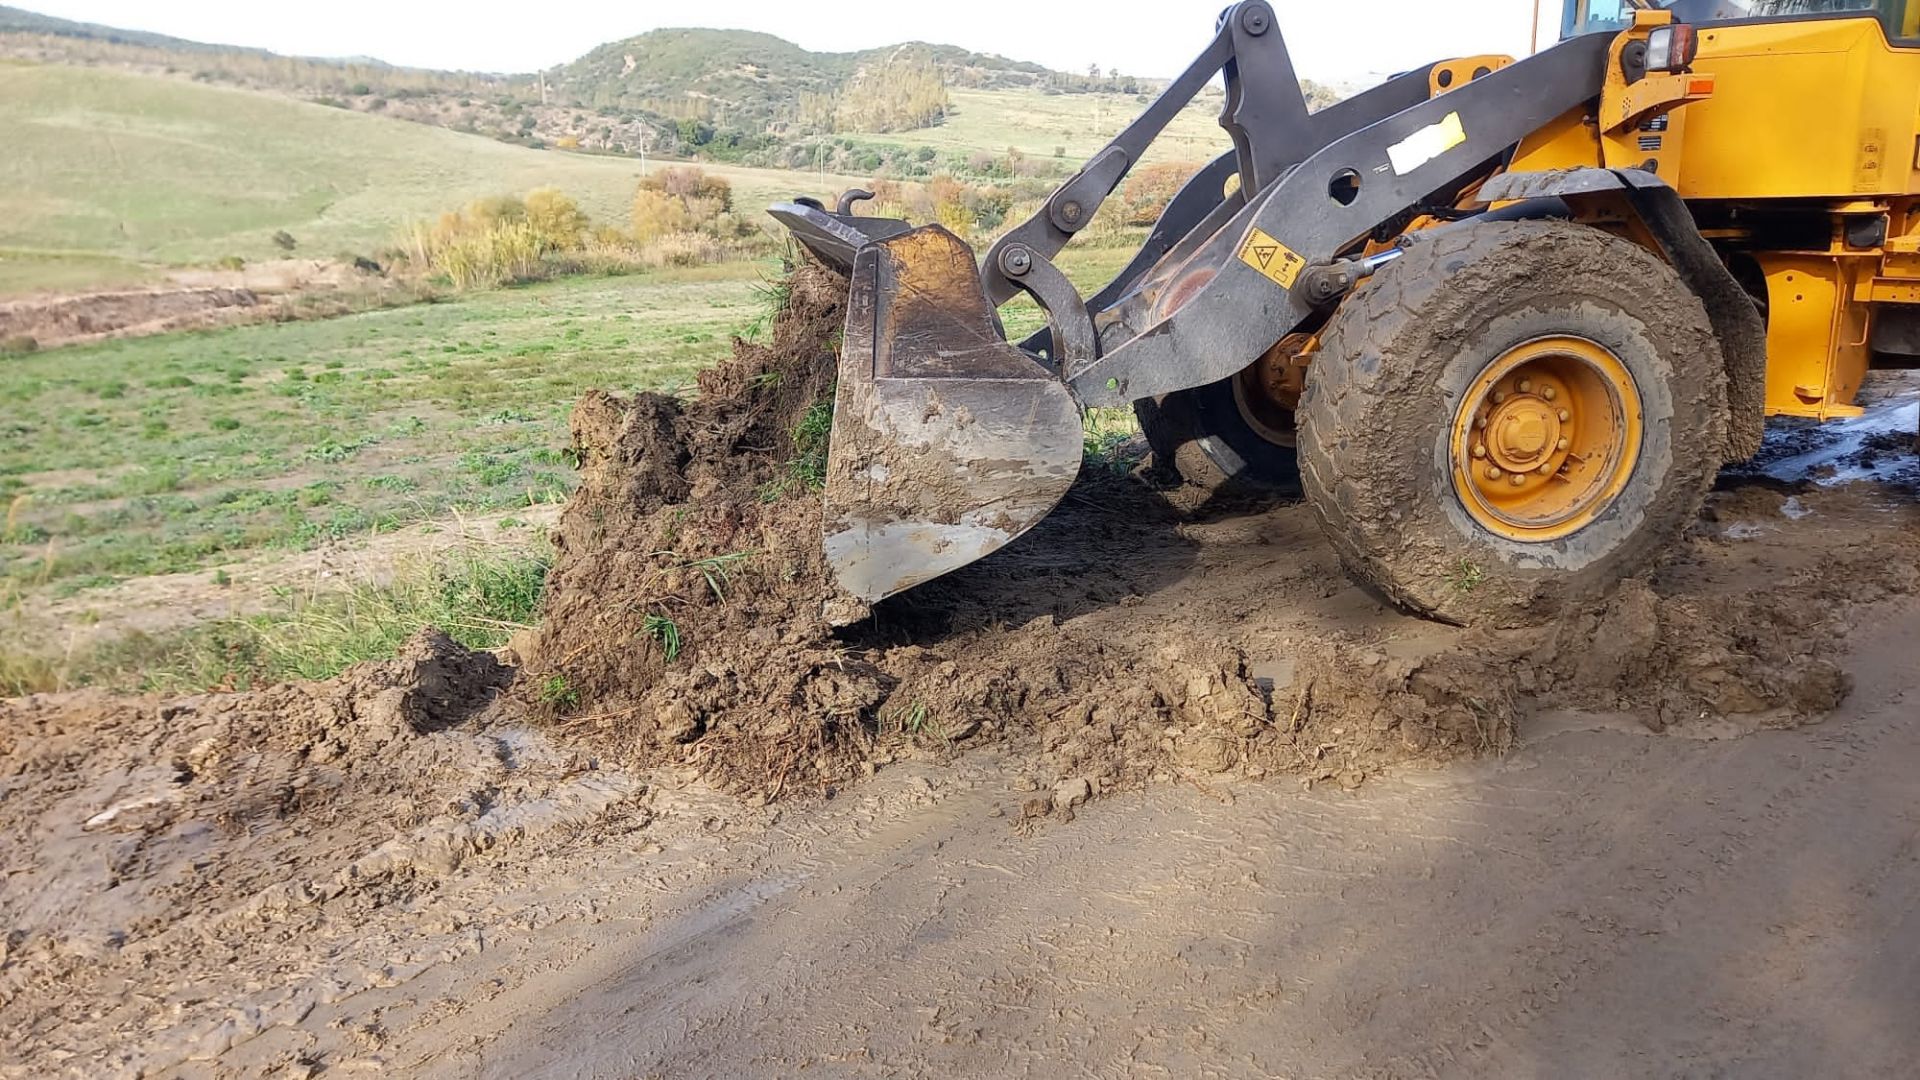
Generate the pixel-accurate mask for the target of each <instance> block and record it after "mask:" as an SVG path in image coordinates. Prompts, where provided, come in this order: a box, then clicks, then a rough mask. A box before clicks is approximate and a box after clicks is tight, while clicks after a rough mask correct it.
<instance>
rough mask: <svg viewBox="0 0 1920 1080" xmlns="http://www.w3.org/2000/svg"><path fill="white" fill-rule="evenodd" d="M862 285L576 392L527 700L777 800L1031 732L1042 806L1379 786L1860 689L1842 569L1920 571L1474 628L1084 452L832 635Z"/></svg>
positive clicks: (611, 741)
mask: <svg viewBox="0 0 1920 1080" xmlns="http://www.w3.org/2000/svg"><path fill="white" fill-rule="evenodd" d="M843 290H844V282H843V281H842V279H840V278H838V277H837V276H835V275H833V274H831V273H829V272H827V271H825V270H822V269H820V268H817V267H803V268H801V269H800V270H799V271H797V272H796V274H795V276H794V277H793V279H792V282H791V288H790V301H789V303H788V305H787V306H786V308H785V309H784V310H783V311H782V312H781V313H780V315H779V316H778V318H777V319H776V320H775V322H774V324H773V328H772V331H773V332H772V336H771V340H770V341H769V342H768V344H766V345H755V344H750V343H746V342H736V343H735V347H734V355H733V356H732V358H731V359H730V360H728V361H726V362H724V363H722V364H721V365H719V366H717V367H715V368H714V369H712V370H710V371H709V372H707V373H706V374H705V375H703V376H702V378H701V381H700V393H699V396H698V397H697V398H696V399H694V400H692V401H690V402H689V401H682V400H680V399H677V398H671V397H665V396H662V395H657V394H639V395H635V396H633V397H630V398H622V397H616V396H613V395H609V394H598V393H596V394H592V395H589V396H588V397H586V398H585V399H583V400H582V401H581V402H580V403H579V405H578V406H577V408H576V409H575V411H574V415H573V422H572V429H573V436H574V441H575V452H576V454H577V455H578V459H579V460H580V461H581V463H582V464H581V484H580V488H579V491H578V492H577V494H576V496H575V498H574V500H573V502H572V503H571V504H570V505H569V506H568V508H567V510H566V512H565V514H564V516H563V518H562V522H561V527H560V530H559V532H558V534H557V538H556V543H557V545H558V549H559V556H558V561H557V563H556V565H555V568H554V570H553V573H552V575H551V577H550V578H549V593H548V601H547V608H546V612H545V617H544V619H543V622H542V626H541V627H540V629H539V631H538V632H537V633H536V634H533V635H531V636H529V637H528V638H527V639H525V640H523V641H520V642H517V643H516V648H517V651H518V652H519V654H520V655H519V658H520V660H521V661H522V667H521V671H520V675H519V679H518V694H519V696H520V697H521V699H522V700H523V701H526V702H527V703H529V704H530V705H531V706H532V707H533V708H535V709H537V710H539V711H541V712H543V713H545V714H547V715H548V716H550V717H551V718H553V719H554V720H556V721H557V722H558V723H560V724H561V725H562V726H563V727H565V728H566V729H568V730H572V731H577V732H580V733H583V734H585V735H586V736H587V737H588V738H590V739H592V740H594V741H595V742H596V743H598V744H599V745H602V746H605V747H608V748H610V749H611V750H612V751H614V752H615V753H617V754H619V755H620V756H621V757H622V759H623V760H624V761H626V762H629V763H631V764H634V765H636V766H640V767H652V766H668V767H674V768H678V769H682V770H685V771H686V772H687V773H688V774H689V775H694V776H698V777H700V778H701V779H703V780H705V781H706V782H708V783H710V784H712V785H714V786H715V787H718V788H720V789H722V790H725V791H728V792H732V793H734V794H737V795H741V796H744V797H747V798H750V799H753V800H756V801H758V800H767V799H773V798H776V797H779V796H781V795H783V794H789V793H794V792H816V793H818V792H827V791H830V790H832V789H833V788H834V787H835V786H836V785H840V784H843V783H845V782H846V781H848V780H850V779H853V778H855V777H857V776H860V775H863V774H866V773H870V772H871V771H872V770H873V769H874V768H875V767H876V766H877V765H881V764H885V763H886V762H887V761H889V760H892V759H894V758H896V757H899V756H901V755H907V754H935V755H942V754H948V753H952V752H954V751H955V750H956V749H957V748H959V747H960V746H962V745H964V744H967V743H971V742H978V741H982V740H988V739H993V740H1014V741H1016V742H1022V743H1025V744H1028V745H1029V746H1030V747H1031V749H1032V751H1033V753H1032V754H1031V755H1030V756H1029V758H1028V760H1030V761H1031V762H1032V763H1033V766H1032V776H1031V778H1030V779H1031V785H1030V786H1031V788H1032V789H1033V790H1034V791H1035V792H1036V793H1037V794H1036V796H1035V799H1034V800H1033V802H1032V803H1030V805H1029V806H1028V807H1027V808H1026V809H1027V811H1028V812H1029V813H1037V812H1044V811H1047V810H1058V809H1068V808H1070V807H1071V806H1072V805H1073V804H1074V803H1076V802H1078V801H1080V800H1081V799H1083V798H1086V797H1088V796H1089V795H1093V794H1099V793H1101V792H1105V791H1108V790H1112V789H1114V788H1116V787H1126V786H1132V785H1136V784H1139V783H1142V782H1144V781H1147V780H1150V779H1156V778H1159V779H1166V778H1175V777H1183V776H1184V777H1188V778H1203V777H1206V776H1212V775H1219V774H1227V773H1238V774H1245V775H1252V776H1261V775H1268V774H1272V773H1294V774H1302V775H1304V776H1306V777H1307V778H1308V779H1309V780H1323V779H1324V780H1334V781H1338V782H1340V783H1342V784H1347V785H1352V784H1357V783H1359V782H1360V781H1361V780H1362V779H1363V778H1364V777H1366V776H1367V775H1369V774H1370V773H1373V772H1376V771H1378V770H1380V769H1381V768H1383V767H1386V766H1388V765H1391V764H1394V763H1396V762H1406V761H1444V760H1448V759H1451V758H1455V757H1459V756H1463V755H1464V756H1471V755H1479V754H1487V753H1496V754H1497V753H1502V752H1504V751H1505V750H1506V749H1507V748H1508V747H1509V746H1511V744H1512V742H1513V739H1514V731H1515V725H1516V721H1517V719H1518V718H1519V717H1520V716H1522V715H1524V714H1526V713H1528V712H1532V711H1538V710H1541V709H1595V708H1598V709H1609V710H1634V711H1636V712H1637V713H1639V714H1640V715H1642V716H1644V717H1646V718H1647V721H1648V722H1649V723H1650V724H1653V725H1655V726H1664V725H1666V724H1669V723H1674V722H1680V721H1685V720H1697V719H1699V718H1701V717H1736V718H1739V719H1740V721H1741V722H1742V723H1746V724H1749V725H1759V724H1786V723H1797V722H1800V721H1801V720H1804V719H1805V718H1807V717H1810V716H1817V715H1819V714H1821V713H1822V712H1824V711H1825V710H1827V709H1830V708H1832V707H1833V706H1834V705H1835V704H1837V703H1838V701H1839V700H1840V698H1841V697H1842V696H1844V694H1845V692H1846V685H1845V680H1844V678H1842V676H1841V675H1840V673H1839V671H1838V669H1837V668H1836V667H1834V666H1833V664H1832V663H1830V662H1829V661H1828V659H1827V658H1826V657H1827V654H1828V652H1829V651H1830V648H1831V643H1832V639H1833V637H1834V632H1835V630H1836V628H1837V626H1838V625H1839V624H1838V623H1837V622H1836V620H1839V619H1842V618H1844V615H1843V614H1842V613H1843V611H1844V608H1845V603H1844V601H1841V602H1836V600H1837V598H1836V596H1835V595H1834V593H1835V591H1836V590H1839V592H1840V594H1841V596H1845V595H1846V594H1847V593H1848V592H1851V591H1853V590H1856V589H1858V588H1859V587H1860V584H1859V583H1860V582H1863V581H1878V582H1882V583H1883V584H1884V587H1886V588H1891V589H1895V590H1911V589H1912V588H1913V587H1914V581H1913V576H1914V575H1913V574H1912V573H1911V572H1905V573H1903V572H1902V570H1901V565H1905V566H1907V567H1909V568H1910V567H1911V565H1912V564H1911V562H1908V563H1906V564H1899V563H1887V562H1886V561H1885V560H1883V559H1880V558H1878V557H1874V556H1872V555H1871V553H1870V552H1869V551H1862V552H1861V555H1862V557H1861V558H1859V559H1857V560H1846V559H1834V560H1830V561H1827V562H1824V563H1818V564H1816V565H1812V566H1810V567H1809V568H1808V570H1807V572H1806V574H1805V575H1803V576H1802V577H1801V578H1797V579H1790V580H1783V581H1779V582H1776V583H1775V587H1774V588H1772V589H1770V590H1766V591H1762V592H1755V593H1751V594H1747V593H1738V594H1734V595H1718V594H1702V593H1700V592H1699V591H1698V590H1697V589H1696V588H1695V586H1696V585H1697V584H1698V583H1697V582H1693V581H1689V580H1687V579H1686V578H1685V577H1684V575H1682V576H1672V577H1671V581H1669V580H1667V579H1662V578H1657V577H1656V578H1654V579H1651V580H1642V581H1632V582H1628V583H1626V584H1625V585H1624V586H1623V588H1622V589H1621V590H1620V591H1619V592H1618V593H1617V594H1616V595H1615V596H1614V597H1613V598H1612V599H1611V600H1610V601H1608V602H1606V603H1604V604H1602V605H1600V606H1597V607H1595V608H1594V609H1592V610H1583V611H1574V612H1570V613H1567V614H1566V615H1565V616H1563V617H1562V618H1561V619H1559V620H1558V621H1557V622H1554V623H1551V624H1548V625H1545V626H1536V627H1530V628H1524V629H1520V630H1510V631H1491V630H1459V629H1454V628H1448V627H1439V626H1435V625H1433V624H1429V623H1422V622H1419V621H1417V620H1412V619H1408V618H1405V617H1402V616H1399V615H1398V614H1397V613H1394V612H1392V611H1390V610H1388V609H1385V608H1383V607H1382V606H1380V605H1378V604H1377V603H1373V602H1371V601H1370V600H1361V602H1360V606H1358V607H1356V606H1355V601H1356V597H1355V596H1354V595H1353V594H1354V590H1352V589H1351V588H1349V587H1347V586H1346V583H1345V580H1344V578H1343V577H1342V576H1341V575H1340V573H1339V569H1338V567H1337V565H1335V564H1333V562H1332V559H1331V556H1330V554H1329V552H1327V550H1326V549H1325V546H1324V544H1323V543H1322V542H1321V541H1320V540H1319V538H1318V536H1317V535H1315V534H1313V533H1312V532H1311V526H1310V525H1306V526H1304V530H1303V516H1302V515H1301V513H1300V510H1301V509H1302V508H1299V507H1269V508H1264V509H1263V508H1259V507H1253V508H1247V507H1239V508H1237V509H1239V510H1241V511H1243V513H1242V514H1241V515H1240V516H1239V517H1236V518H1232V519H1226V520H1207V519H1205V518H1204V517H1201V516H1197V515H1196V513H1195V512H1193V509H1192V508H1191V507H1188V508H1187V509H1186V510H1181V509H1177V508H1176V507H1177V506H1178V505H1179V504H1180V502H1181V500H1180V499H1179V497H1178V496H1177V494H1176V496H1175V497H1174V498H1171V499H1169V498H1167V497H1166V496H1164V495H1163V494H1160V493H1156V492H1153V491H1150V490H1148V489H1147V488H1146V487H1145V486H1143V485H1141V484H1139V483H1136V482H1134V481H1132V480H1130V479H1128V478H1125V477H1121V476H1118V475H1116V474H1115V473H1114V472H1113V471H1111V470H1110V469H1108V468H1106V467H1104V466H1089V467H1088V468H1087V469H1086V470H1084V471H1083V475H1082V476H1081V478H1080V481H1079V482H1078V484H1077V485H1076V487H1075V489H1074V490H1073V492H1072V493H1071V494H1070V495H1069V496H1068V498H1067V500H1066V502H1065V503H1063V505H1062V507H1061V508H1060V509H1059V510H1058V511H1056V512H1055V513H1054V514H1053V515H1052V516H1051V517H1049V518H1048V519H1047V520H1046V521H1044V522H1043V523H1042V524H1041V525H1040V526H1039V527H1037V528H1036V529H1034V530H1033V532H1031V533H1030V534H1028V535H1027V536H1026V537H1024V538H1022V539H1021V540H1020V541H1019V542H1017V543H1015V544H1014V545H1012V546H1010V547H1009V548H1008V549H1006V550H1004V551H1002V552H1000V553H997V554H996V555H995V556H994V557H992V558H990V559H987V560H984V561H983V562H981V563H978V564H975V565H973V566H970V567H967V568H965V569H963V570H961V571H959V572H958V573H955V574H952V575H949V576H948V577H945V578H943V579H940V580H938V581H936V582H933V583H929V584H927V585H924V586H921V587H920V588H917V589H915V590H912V591H911V592H909V593H907V594H905V595H903V596H901V597H897V598H894V599H892V600H889V601H887V602H884V603H882V604H880V605H878V606H877V608H876V609H875V611H874V612H873V614H872V616H871V618H869V619H868V620H866V621H865V622H863V623H860V624H857V625H856V626H854V627H853V628H851V629H850V630H844V631H840V632H837V633H836V631H835V630H834V629H833V627H832V626H830V625H829V624H828V622H827V620H826V618H825V617H824V615H823V612H824V611H825V610H826V608H827V607H828V605H829V604H830V603H831V602H833V600H834V594H835V590H834V588H833V585H832V581H831V576H830V572H829V570H828V568H827V566H826V565H825V562H824V560H823V557H822V555H821V552H820V520H821V504H820V499H819V495H818V493H817V491H816V490H815V489H814V486H813V484H812V483H809V482H808V480H807V478H808V477H810V476H813V477H817V476H818V471H817V469H818V463H817V461H815V462H814V466H813V468H814V471H812V472H809V471H808V470H807V469H806V468H805V467H803V466H804V464H805V462H806V461H807V459H808V455H809V453H818V447H816V446H814V445H812V444H811V443H810V442H809V439H810V437H811V435H812V432H811V431H810V430H809V428H810V420H817V418H818V416H819V413H820V410H822V409H823V408H825V407H826V402H827V401H828V400H829V398H830V395H831V390H832V378H833V370H834V364H835V358H834V353H835V350H836V346H837V334H838V330H839V328H840V322H841V319H842V315H843V313H842V308H841V301H842V296H843ZM1276 526H1277V527H1278V531H1279V533H1280V534H1281V535H1278V536H1276V535H1274V532H1275V529H1276ZM1262 530H1264V533H1265V534H1264V535H1262V534H1261V531H1262ZM1829 554H1830V555H1831V554H1833V553H1832V552H1829ZM1677 565H1680V566H1686V565H1691V564H1689V563H1688V561H1687V560H1686V559H1682V560H1680V561H1679V562H1678V563H1677ZM1336 599H1337V600H1338V604H1336V605H1331V606H1330V605H1329V604H1328V603H1327V601H1329V600H1336ZM1340 605H1344V606H1345V607H1346V608H1347V609H1349V610H1346V611H1340V610H1338V608H1339V606H1340Z"/></svg>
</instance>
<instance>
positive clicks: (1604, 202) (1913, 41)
mask: <svg viewBox="0 0 1920 1080" xmlns="http://www.w3.org/2000/svg"><path fill="white" fill-rule="evenodd" d="M1582 12H1583V13H1584V8H1583V9H1582ZM1672 17H1673V16H1672V14H1671V13H1670V12H1667V11H1661V10H1636V11H1635V12H1634V13H1633V17H1632V25H1631V26H1630V27H1629V28H1628V29H1627V30H1626V31H1625V32H1623V33H1621V34H1619V35H1618V36H1617V37H1616V38H1615V40H1614V42H1613V46H1612V51H1611V55H1610V58H1609V63H1608V67H1607V77H1606V82H1605V84H1604V85H1603V87H1602V90H1601V97H1600V100H1599V101H1598V102H1596V103H1595V104H1594V105H1593V106H1591V107H1590V108H1589V109H1587V110H1577V111H1574V112H1570V113H1568V114H1566V115H1564V116H1561V117H1559V118H1557V119H1555V120H1554V121H1553V122H1552V123H1549V124H1547V125H1545V126H1543V127H1541V128H1540V129H1539V130H1538V131H1535V132H1533V133H1532V134H1530V135H1528V136H1527V137H1526V138H1525V139H1523V140H1522V141H1521V143H1520V145H1519V146H1518V148H1517V149H1516V151H1515V153H1514V156H1513V158H1512V160H1511V162H1510V164H1509V165H1508V168H1509V169H1511V170H1512V171H1515V172H1520V171H1528V172H1532V171H1546V170H1554V169H1567V168H1577V167H1590V166H1601V167H1606V168H1651V169H1652V170H1653V171H1655V172H1656V173H1657V174H1658V175H1659V176H1660V177H1661V179H1663V180H1665V181H1666V182H1667V183H1669V184H1671V185H1673V187H1674V188H1675V189H1676V190H1677V191H1678V192H1679V193H1680V194H1681V196H1683V197H1684V198H1686V199H1688V200H1689V201H1692V202H1695V203H1708V204H1712V203H1715V202H1719V203H1722V204H1733V205H1736V206H1739V207H1741V208H1753V209H1756V210H1761V211H1763V212H1765V211H1768V210H1772V211H1774V212H1779V211H1783V210H1791V211H1792V212H1796V213H1800V214H1817V215H1822V216H1824V218H1825V223H1826V224H1827V226H1828V230H1827V231H1828V232H1829V234H1830V239H1829V241H1828V244H1827V246H1826V247H1825V248H1824V249H1823V250H1812V251H1798V250H1777V249H1769V247H1768V243H1769V235H1770V234H1769V232H1768V230H1767V229H1766V228H1765V227H1761V226H1764V223H1765V222H1766V221H1767V220H1768V219H1767V218H1766V217H1764V216H1757V217H1755V218H1751V219H1749V218H1747V217H1733V218H1731V219H1729V218H1727V217H1726V216H1725V215H1721V224H1720V225H1719V226H1717V227H1715V228H1713V229H1712V230H1711V231H1712V233H1713V236H1714V238H1715V239H1717V240H1719V241H1722V242H1725V243H1727V244H1730V245H1731V247H1732V250H1734V251H1736V252H1741V253H1744V254H1751V255H1752V256H1753V257H1754V258H1755V259H1756V260H1757V261H1758V262H1759V263H1760V265H1761V268H1762V271H1763V274H1764V276H1765V278H1766V281H1767V289H1768V292H1769V295H1770V311H1769V319H1770V322H1769V327H1768V337H1767V352H1768V358H1767V364H1768V370H1767V385H1766V408H1767V411H1768V412H1769V413H1780V414H1788V415H1796V416H1813V417H1823V418H1824V417H1837V416H1848V415H1854V414H1856V413H1857V412H1858V410H1857V409H1855V408H1854V407H1853V405H1852V400H1853V396H1854V393H1855V392H1856V391H1857V390H1858V388H1859V385H1860V381H1861V376H1862V374H1863V373H1864V372H1865V370H1866V368H1867V366H1868V365H1869V364H1870V363H1871V360H1872V353H1871V350H1870V348H1869V347H1868V345H1867V342H1868V339H1869V335H1868V328H1869V323H1870V322H1871V319H1872V317H1873V314H1872V313H1873V309H1874V306H1875V305H1885V304H1896V303H1897V304H1920V0H1906V2H1905V4H1904V7H1903V8H1901V9H1900V14H1899V16H1898V18H1897V19H1895V20H1894V23H1895V25H1897V26H1899V27H1901V28H1902V32H1903V34H1904V35H1905V37H1904V39H1903V40H1899V41H1889V39H1888V37H1887V32H1886V30H1885V28H1884V27H1883V24H1882V23H1881V21H1880V20H1879V18H1878V17H1876V15H1875V13H1874V12H1872V11H1863V12H1860V13H1859V17H1857V18H1844V17H1842V18H1833V17H1825V18H1808V19H1804V20H1799V21H1795V20H1792V19H1784V18H1783V19H1770V20H1766V21H1756V22H1748V23H1738V24H1734V23H1703V24H1699V25H1697V26H1696V28H1695V29H1696V31H1697V34H1698V42H1699V49H1698V53H1697V55H1696V57H1695V60H1694V63H1693V65H1692V67H1691V69H1690V70H1689V71H1688V72H1686V73H1682V74H1678V75H1663V74H1660V73H1653V74H1650V75H1648V76H1646V77H1644V78H1642V79H1640V80H1637V81H1636V82H1633V83H1629V82H1627V80H1626V78H1625V76H1624V74H1623V71H1622V67H1621V64H1620V54H1621V52H1622V51H1623V50H1624V49H1625V48H1626V47H1627V46H1628V44H1629V42H1631V41H1637V40H1644V39H1645V38H1646V36H1647V35H1648V34H1649V33H1650V32H1651V30H1652V29H1653V28H1655V27H1657V26H1659V25H1663V24H1665V23H1667V22H1668V21H1670V20H1671V19H1672ZM1707 82H1710V83H1711V86H1710V87H1709V86H1708V85H1707ZM1776 200H1780V201H1776ZM1785 200H1791V202H1787V201H1785ZM1570 201H1573V202H1574V204H1575V211H1576V215H1577V217H1578V219H1579V220H1582V221H1586V222H1587V223H1589V224H1593V225H1596V226H1597V227H1600V228H1604V229H1608V230H1609V231H1613V232H1616V233H1618V234H1620V235H1622V236H1627V237H1630V238H1632V239H1634V240H1635V241H1636V242H1638V243H1641V244H1643V245H1645V246H1648V247H1649V248H1651V249H1652V250H1655V251H1658V250H1659V246H1658V244H1657V243H1654V242H1652V241H1651V238H1650V237H1649V236H1647V235H1646V230H1645V229H1644V228H1643V227H1639V222H1638V221H1637V219H1635V217H1634V215H1633V213H1632V211H1631V208H1630V207H1627V206H1625V205H1624V204H1622V205H1615V204H1616V203H1620V202H1621V201H1620V200H1609V199H1607V198H1606V197H1604V196H1595V197H1583V198H1582V199H1580V200H1570ZM1877 214H1885V215H1886V217H1887V222H1888V235H1887V238H1886V240H1885V241H1884V242H1883V243H1881V244H1879V245H1878V246H1876V247H1871V248H1858V247H1854V246H1852V245H1851V243H1850V242H1849V239H1848V235H1847V230H1846V225H1847V224H1848V222H1850V221H1851V222H1858V221H1860V220H1861V216H1863V215H1877ZM1749 220H1753V221H1755V222H1756V223H1758V224H1757V225H1748V224H1747V222H1748V221H1749ZM1801 242H1802V243H1804V241H1801Z"/></svg>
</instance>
